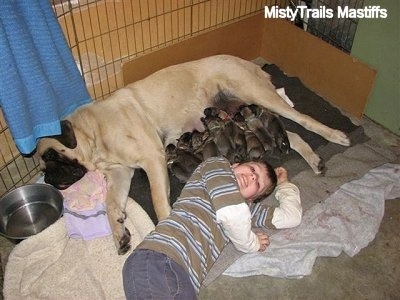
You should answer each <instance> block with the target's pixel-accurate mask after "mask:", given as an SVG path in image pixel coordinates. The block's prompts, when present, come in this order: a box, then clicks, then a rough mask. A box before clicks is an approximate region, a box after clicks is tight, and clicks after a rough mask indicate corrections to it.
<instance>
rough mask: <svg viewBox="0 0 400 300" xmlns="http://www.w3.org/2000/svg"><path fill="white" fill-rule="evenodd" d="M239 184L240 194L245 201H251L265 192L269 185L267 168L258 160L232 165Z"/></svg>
mask: <svg viewBox="0 0 400 300" xmlns="http://www.w3.org/2000/svg"><path fill="white" fill-rule="evenodd" d="M232 169H233V173H234V174H235V177H236V181H237V183H238V185H239V191H240V194H241V195H242V196H243V198H245V199H246V200H247V201H253V200H255V199H257V198H258V197H259V196H262V195H264V194H265V193H266V191H267V190H268V188H269V187H270V186H271V180H270V178H269V177H268V176H267V168H266V167H265V165H264V164H262V163H259V162H246V163H242V164H234V165H232Z"/></svg>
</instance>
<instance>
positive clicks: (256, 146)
mask: <svg viewBox="0 0 400 300" xmlns="http://www.w3.org/2000/svg"><path fill="white" fill-rule="evenodd" d="M233 120H234V121H235V123H236V124H237V125H238V126H239V127H240V128H241V129H242V130H243V131H244V136H245V138H246V155H247V159H248V160H254V159H260V158H262V157H263V156H264V154H265V150H264V146H263V144H262V143H261V141H260V140H259V139H258V137H257V136H256V135H255V133H254V132H253V131H251V130H250V129H248V127H247V124H246V121H245V120H244V118H243V116H242V115H241V114H240V113H237V114H236V115H235V116H234V118H233Z"/></svg>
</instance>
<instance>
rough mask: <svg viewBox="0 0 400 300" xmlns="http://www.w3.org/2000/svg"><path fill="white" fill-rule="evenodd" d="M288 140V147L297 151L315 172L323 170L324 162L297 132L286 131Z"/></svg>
mask: <svg viewBox="0 0 400 300" xmlns="http://www.w3.org/2000/svg"><path fill="white" fill-rule="evenodd" d="M286 132H287V136H288V138H289V142H290V148H292V149H293V150H294V151H296V152H297V153H299V154H300V155H301V156H302V157H303V158H304V159H305V161H306V162H307V163H308V164H309V165H310V167H311V169H312V170H313V171H314V172H315V173H316V174H321V173H323V171H324V170H325V163H324V161H323V159H322V158H321V157H319V156H318V155H317V154H316V153H315V152H314V151H313V150H312V149H311V147H310V146H309V145H308V144H307V143H306V142H305V141H304V140H303V139H302V138H301V137H300V136H299V135H298V134H297V133H293V132H290V131H286Z"/></svg>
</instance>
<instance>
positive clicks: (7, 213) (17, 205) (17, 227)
mask: <svg viewBox="0 0 400 300" xmlns="http://www.w3.org/2000/svg"><path fill="white" fill-rule="evenodd" d="M62 212H63V196H62V195H61V193H60V191H59V190H57V189H56V188H54V187H53V186H51V185H48V184H42V183H35V184H28V185H24V186H21V187H18V188H16V189H14V190H12V191H10V192H8V193H7V194H6V195H5V196H3V198H1V200H0V234H1V235H3V236H5V237H7V238H10V239H15V240H19V239H26V238H28V237H29V236H32V235H35V234H37V233H39V232H40V231H42V230H43V229H45V228H47V227H48V226H50V225H51V224H53V223H54V222H55V221H57V220H58V219H59V218H60V217H61V215H62Z"/></svg>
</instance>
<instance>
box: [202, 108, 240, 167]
mask: <svg viewBox="0 0 400 300" xmlns="http://www.w3.org/2000/svg"><path fill="white" fill-rule="evenodd" d="M204 115H205V117H204V118H201V120H202V122H203V123H204V126H205V127H206V128H207V130H208V131H209V132H210V136H211V137H212V138H213V140H214V142H215V144H216V145H217V148H218V151H219V153H220V154H221V155H223V156H225V157H226V158H227V159H228V160H229V161H230V162H231V163H234V162H239V161H242V160H243V159H245V157H246V138H245V136H244V132H243V130H241V129H240V128H239V127H238V126H237V125H236V124H235V123H234V122H233V121H232V120H231V119H230V118H229V117H228V116H227V114H226V113H225V112H223V111H221V110H219V109H218V108H216V107H208V108H206V109H205V110H204ZM221 116H222V118H221ZM223 118H226V121H225V120H223Z"/></svg>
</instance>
